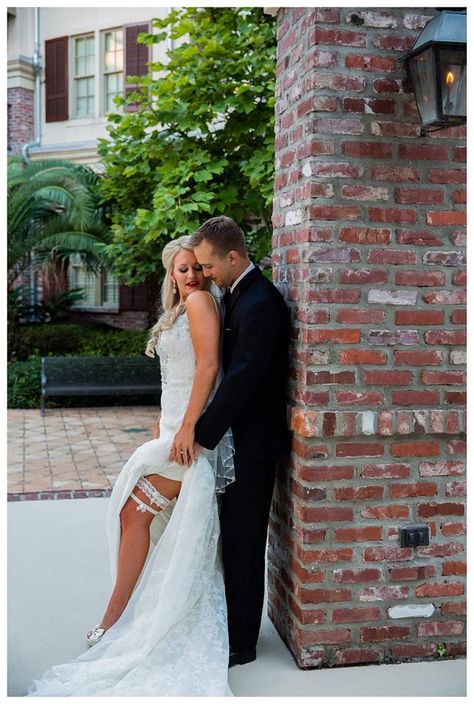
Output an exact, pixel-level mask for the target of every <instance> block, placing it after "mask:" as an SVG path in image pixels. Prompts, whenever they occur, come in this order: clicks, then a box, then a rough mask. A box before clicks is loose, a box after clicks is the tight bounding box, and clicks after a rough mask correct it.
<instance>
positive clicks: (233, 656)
mask: <svg viewBox="0 0 474 704" xmlns="http://www.w3.org/2000/svg"><path fill="white" fill-rule="evenodd" d="M256 658H257V653H256V651H255V648H252V649H251V650H231V651H230V653H229V667H233V666H234V665H245V664H246V663H247V662H252V661H253V660H255V659H256Z"/></svg>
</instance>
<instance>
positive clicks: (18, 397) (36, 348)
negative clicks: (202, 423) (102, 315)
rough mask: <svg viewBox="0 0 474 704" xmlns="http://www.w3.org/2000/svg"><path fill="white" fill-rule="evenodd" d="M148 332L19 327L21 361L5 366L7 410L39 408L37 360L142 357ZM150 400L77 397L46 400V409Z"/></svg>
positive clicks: (147, 398) (147, 400) (150, 400)
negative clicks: (6, 369) (80, 357)
mask: <svg viewBox="0 0 474 704" xmlns="http://www.w3.org/2000/svg"><path fill="white" fill-rule="evenodd" d="M147 339H148V331H146V330H145V331H141V330H117V329H110V330H107V331H105V330H101V329H96V328H95V327H94V326H91V327H89V326H87V325H73V324H66V325H61V324H57V325H55V324H52V323H46V324H45V325H25V326H22V327H21V345H22V348H23V349H24V350H25V357H26V358H25V359H24V360H23V361H15V362H9V364H8V408H39V406H40V403H41V359H40V358H41V357H48V356H53V357H55V356H58V357H62V356H65V357H69V356H74V357H76V356H92V357H109V356H115V355H120V356H135V355H140V354H143V352H144V350H145V346H146V342H147ZM154 402H155V400H154V399H153V398H152V397H151V396H149V395H148V396H77V397H73V396H71V397H57V398H54V397H53V400H51V399H49V398H48V399H46V406H47V407H71V406H110V405H115V406H118V405H120V406H125V405H136V404H142V403H144V404H153V403H154Z"/></svg>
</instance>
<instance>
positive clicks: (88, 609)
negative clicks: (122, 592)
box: [8, 498, 466, 698]
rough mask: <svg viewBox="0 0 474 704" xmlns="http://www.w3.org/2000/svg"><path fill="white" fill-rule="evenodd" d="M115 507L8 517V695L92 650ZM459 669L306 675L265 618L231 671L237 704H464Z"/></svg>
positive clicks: (365, 669)
mask: <svg viewBox="0 0 474 704" xmlns="http://www.w3.org/2000/svg"><path fill="white" fill-rule="evenodd" d="M107 501H108V499H103V498H99V499H75V500H74V499H71V500H63V501H22V502H11V503H9V505H8V516H9V580H8V601H9V609H8V610H9V619H8V626H9V634H8V635H9V649H8V660H9V678H8V679H9V681H8V695H9V696H23V695H25V694H26V693H27V688H28V684H29V682H31V680H32V679H33V678H36V677H39V676H40V675H41V674H42V673H43V672H44V671H45V670H46V669H47V668H48V667H49V666H50V665H53V664H58V663H61V662H65V661H67V660H69V659H71V658H73V657H76V656H77V655H79V654H80V653H81V652H83V650H84V649H85V648H86V646H85V644H84V641H83V635H84V632H85V631H86V630H87V629H88V628H89V627H91V626H94V625H95V624H96V622H97V620H98V619H99V618H100V616H101V615H102V611H103V609H104V606H105V603H106V600H107V597H108V596H109V590H110V587H111V583H110V576H109V567H108V558H107V554H106V542H105V531H104V518H105V511H106V506H107ZM465 682H466V661H465V660H462V659H457V660H447V661H436V662H423V663H409V664H408V663H407V664H401V665H363V666H359V667H344V668H333V669H324V670H304V671H303V670H299V669H298V667H297V666H296V663H295V661H294V659H293V657H292V655H291V653H290V652H289V651H288V649H287V648H286V646H285V645H284V643H283V642H282V641H281V639H280V637H279V636H278V634H277V633H276V631H275V629H274V628H273V625H272V624H271V622H270V621H269V619H268V617H267V616H266V614H265V612H264V614H263V620H262V629H261V634H260V639H259V642H258V647H257V660H256V661H255V662H253V663H249V664H247V665H240V666H236V667H233V668H232V669H231V670H229V683H230V686H231V687H232V690H233V692H234V694H235V695H236V696H243V697H247V696H274V697H281V696H293V697H296V696H300V697H304V696H312V697H318V698H320V697H335V696H340V697H345V696H347V697H354V696H382V697H386V696H392V697H394V696H438V697H439V696H465V693H466V684H465Z"/></svg>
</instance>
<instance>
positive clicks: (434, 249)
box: [268, 8, 466, 667]
mask: <svg viewBox="0 0 474 704" xmlns="http://www.w3.org/2000/svg"><path fill="white" fill-rule="evenodd" d="M434 14H436V11H435V10H434V9H417V8H399V9H387V8H386V9H384V10H383V11H374V10H364V9H360V8H353V9H351V8H328V9H324V8H293V9H292V8H282V9H280V10H279V11H278V61H277V102H276V178H275V200H274V216H273V223H274V241H273V244H274V276H275V282H276V283H277V285H278V286H279V288H280V289H281V290H282V291H283V292H284V294H285V296H286V299H287V301H288V303H289V305H290V306H291V309H292V313H293V332H292V345H291V378H290V387H291V388H290V393H291V399H292V404H291V408H290V411H289V421H290V424H291V428H292V430H293V436H294V437H293V453H292V457H291V461H290V463H289V464H288V465H287V466H284V467H281V468H280V470H279V476H278V481H277V488H276V494H275V500H274V502H273V507H272V515H271V525H270V536H269V606H268V609H269V614H270V617H271V619H272V621H273V623H274V624H275V626H276V627H277V629H278V631H279V632H280V634H281V636H282V638H283V639H284V640H285V641H286V642H287V644H288V645H289V647H290V649H291V650H292V652H293V654H294V656H295V658H296V660H297V662H298V664H299V665H300V667H315V666H321V665H322V666H332V665H345V664H349V663H363V662H382V661H384V662H396V661H400V660H410V659H412V658H415V657H416V658H419V657H421V658H438V657H440V655H439V654H438V653H439V652H440V653H441V654H443V653H445V657H446V656H456V655H460V654H462V653H464V649H465V617H464V613H465V597H464V590H465V577H464V574H465V552H464V551H465V547H464V532H465V522H464V511H465V505H464V504H465V502H464V487H465V485H464V473H465V465H464V452H465V439H464V404H465V390H464V389H465V386H464V385H465V371H464V363H465V353H464V347H463V346H464V344H465V334H466V332H465V310H464V303H465V291H464V285H465V270H464V257H465V253H464V247H465V231H464V224H465V212H464V203H465V190H464V179H465V170H464V161H465V147H464V137H465V128H464V127H458V128H451V129H448V130H443V131H440V132H436V133H434V134H432V135H431V136H429V137H421V136H420V123H419V118H418V112H417V109H416V105H415V102H414V97H413V94H412V93H411V91H410V87H409V86H408V85H407V84H406V73H405V69H404V66H403V63H397V61H396V60H397V58H399V57H400V56H401V55H403V53H405V52H407V51H408V49H409V48H410V47H411V45H412V44H413V42H414V40H415V38H416V37H417V36H418V34H419V33H420V32H421V29H422V27H423V26H424V24H425V23H426V21H427V20H428V19H429V18H430V17H431V16H433V15H434ZM411 523H424V524H427V525H428V527H429V536H430V544H429V545H428V546H425V547H417V548H402V547H400V540H399V528H400V527H402V526H405V525H407V524H411Z"/></svg>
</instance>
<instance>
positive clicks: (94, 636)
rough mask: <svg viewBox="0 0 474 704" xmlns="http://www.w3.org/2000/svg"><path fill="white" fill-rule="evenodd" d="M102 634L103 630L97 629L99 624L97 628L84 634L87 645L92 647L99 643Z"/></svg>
mask: <svg viewBox="0 0 474 704" xmlns="http://www.w3.org/2000/svg"><path fill="white" fill-rule="evenodd" d="M104 633H105V628H99V624H97V626H94V628H93V629H92V631H89V633H87V634H86V643H87V645H88V646H89V647H91V646H92V645H95V644H96V643H99V642H100V640H101V639H102V636H103V635H104Z"/></svg>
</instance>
